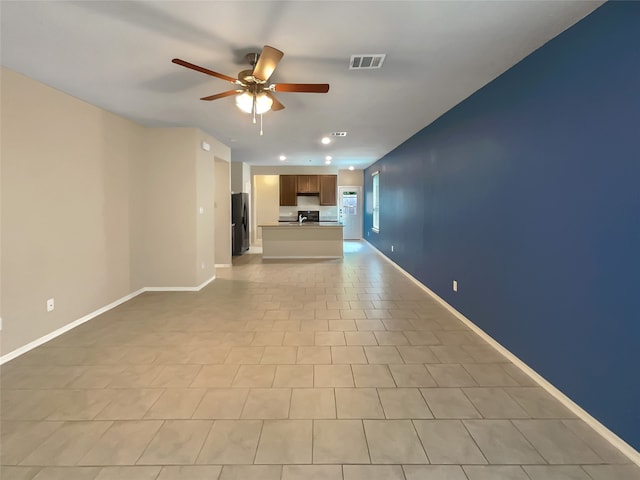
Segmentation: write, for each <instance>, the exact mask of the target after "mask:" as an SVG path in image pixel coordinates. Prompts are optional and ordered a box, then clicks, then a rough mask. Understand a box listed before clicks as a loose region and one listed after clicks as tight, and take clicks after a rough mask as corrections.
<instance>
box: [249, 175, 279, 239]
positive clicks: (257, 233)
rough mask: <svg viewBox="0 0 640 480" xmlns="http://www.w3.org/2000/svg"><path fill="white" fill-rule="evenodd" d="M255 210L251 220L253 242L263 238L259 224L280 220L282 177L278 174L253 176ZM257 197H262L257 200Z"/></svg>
mask: <svg viewBox="0 0 640 480" xmlns="http://www.w3.org/2000/svg"><path fill="white" fill-rule="evenodd" d="M253 191H254V192H255V195H254V196H253V197H254V199H256V201H254V205H253V211H254V212H255V215H254V217H253V221H252V222H251V225H252V227H254V228H252V229H251V239H252V243H253V242H255V241H256V240H261V239H262V229H261V228H260V227H258V225H260V224H263V223H273V222H277V221H278V214H279V208H280V177H279V176H278V175H255V176H254V177H253ZM257 199H260V200H259V201H257Z"/></svg>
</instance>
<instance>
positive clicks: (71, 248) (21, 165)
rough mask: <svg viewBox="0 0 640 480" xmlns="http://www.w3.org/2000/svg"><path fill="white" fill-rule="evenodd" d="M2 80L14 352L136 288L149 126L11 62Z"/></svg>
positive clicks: (5, 256) (8, 314)
mask: <svg viewBox="0 0 640 480" xmlns="http://www.w3.org/2000/svg"><path fill="white" fill-rule="evenodd" d="M1 88H2V90H1V92H0V93H1V95H0V97H1V102H2V103H1V112H2V132H1V134H2V146H1V152H0V153H1V158H2V185H1V187H2V295H1V296H2V319H3V324H4V325H3V332H2V333H3V335H2V342H3V345H2V352H3V354H6V353H8V352H10V351H12V350H14V349H16V348H18V347H20V346H22V345H25V344H26V343H28V342H30V341H32V340H34V339H37V338H39V337H41V336H43V335H45V334H48V333H50V332H51V331H54V330H56V329H58V328H61V327H63V326H64V325H66V324H67V323H69V322H71V321H74V320H77V319H79V318H81V317H82V316H84V315H86V314H88V313H89V312H92V311H94V310H96V309H98V308H100V307H103V306H105V305H107V304H109V303H111V302H113V301H115V300H117V299H119V298H121V297H122V296H125V295H127V294H129V293H131V291H132V287H131V282H130V278H129V276H130V249H129V240H130V230H129V212H130V209H129V205H130V198H129V188H130V175H129V165H130V162H131V161H132V160H133V159H134V158H136V157H138V156H139V155H140V153H141V150H140V142H139V138H140V136H141V133H142V131H143V129H142V128H141V127H139V126H137V125H136V124H134V123H132V122H130V121H128V120H125V119H123V118H120V117H118V116H116V115H113V114H111V113H108V112H105V111H104V110H101V109H99V108H96V107H94V106H91V105H89V104H87V103H84V102H82V101H80V100H77V99H75V98H73V97H70V96H68V95H65V94H62V93H60V92H58V91H56V90H54V89H52V88H49V87H47V86H45V85H43V84H41V83H38V82H35V81H33V80H30V79H28V78H26V77H24V76H22V75H19V74H17V73H15V72H12V71H10V70H7V69H2V86H1ZM48 298H54V299H55V310H54V311H53V312H50V313H47V312H46V308H45V305H46V300H47V299H48Z"/></svg>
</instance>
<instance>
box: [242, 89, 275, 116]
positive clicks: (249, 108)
mask: <svg viewBox="0 0 640 480" xmlns="http://www.w3.org/2000/svg"><path fill="white" fill-rule="evenodd" d="M254 102H255V112H254ZM271 105H273V100H272V99H271V97H269V95H267V94H266V93H265V92H260V93H256V94H253V93H250V92H244V93H241V94H240V95H237V96H236V106H237V107H238V108H239V109H240V110H242V111H243V112H245V113H255V114H257V115H262V114H263V113H266V112H268V111H269V110H271Z"/></svg>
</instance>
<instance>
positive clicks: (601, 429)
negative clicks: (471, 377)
mask: <svg viewBox="0 0 640 480" xmlns="http://www.w3.org/2000/svg"><path fill="white" fill-rule="evenodd" d="M365 241H366V240H365ZM366 242H367V243H368V244H369V245H370V246H371V248H373V249H374V250H375V251H376V253H378V254H379V255H380V256H381V257H382V258H384V259H385V260H386V261H387V262H389V263H390V264H391V265H393V266H394V267H395V268H396V269H397V270H399V271H400V272H401V273H402V274H403V275H405V276H406V277H407V278H408V279H409V280H411V281H412V282H413V283H415V284H416V285H417V286H418V287H420V288H421V289H422V290H424V291H425V292H426V293H427V294H429V295H430V296H431V297H432V298H433V299H434V300H436V301H438V302H439V303H440V304H441V305H442V306H443V307H445V308H446V309H447V310H449V311H450V312H451V313H452V314H453V315H455V316H456V317H457V318H458V319H459V320H460V321H462V322H463V323H464V324H465V325H466V326H468V327H469V328H470V329H471V330H473V331H474V332H475V333H477V334H478V335H479V336H480V337H481V338H482V339H483V340H485V341H486V342H487V343H488V344H489V345H491V346H492V347H493V348H495V349H496V350H498V352H500V353H501V354H502V355H504V356H505V357H506V358H507V359H509V361H511V362H512V363H513V364H514V365H515V366H517V367H518V368H519V369H520V370H522V371H523V372H524V373H525V374H526V375H527V376H529V377H530V378H531V379H532V380H533V381H534V382H536V383H537V384H538V385H540V386H541V387H542V388H543V389H545V390H546V391H547V392H548V393H549V394H551V395H552V396H553V397H554V398H555V399H556V400H558V401H559V402H560V403H562V405H564V406H565V407H566V408H568V409H569V410H570V411H571V412H572V413H574V414H575V415H576V416H577V417H578V418H580V419H581V420H583V421H584V422H585V423H586V424H587V425H589V426H590V427H591V428H593V429H594V430H595V431H596V432H597V433H599V434H600V435H601V436H602V437H603V438H604V439H605V440H607V441H608V442H609V443H610V444H611V445H613V446H614V447H615V448H617V449H618V450H619V451H620V452H621V453H622V454H623V455H625V456H626V457H627V458H629V460H631V461H632V462H633V463H635V464H636V465H638V466H640V452H638V451H637V450H636V449H634V448H633V447H632V446H631V445H629V444H628V443H627V442H625V441H624V440H623V439H621V438H620V437H619V436H617V435H616V434H615V433H613V432H612V431H611V430H609V429H608V428H607V427H605V426H604V425H603V424H602V423H600V422H599V421H598V420H596V419H595V418H594V417H592V416H591V415H590V414H589V413H588V412H587V411H586V410H584V409H583V408H582V407H580V406H579V405H578V404H577V403H575V402H574V401H573V400H571V399H570V398H569V397H567V396H566V395H565V394H564V393H562V392H561V391H560V390H558V388H556V387H555V386H554V385H553V384H552V383H551V382H549V381H548V380H546V379H545V378H544V377H543V376H542V375H540V374H539V373H537V372H536V371H535V370H533V369H532V368H531V367H529V366H528V365H527V364H526V363H524V362H523V361H522V360H520V359H519V358H518V357H516V356H515V355H514V354H513V353H511V352H510V351H509V350H507V349H506V348H505V347H503V346H502V345H501V344H500V343H499V342H498V341H496V340H494V339H493V338H492V337H491V336H490V335H489V334H487V333H486V332H485V331H484V330H482V329H481V328H480V327H478V326H477V325H476V324H475V323H473V322H472V321H471V320H469V319H468V318H467V317H465V316H464V315H463V314H462V313H460V312H459V311H458V310H456V309H455V308H453V307H452V306H451V305H449V304H448V303H447V302H446V301H445V300H444V299H443V298H441V297H440V296H438V295H437V294H436V293H435V292H434V291H433V290H431V289H430V288H429V287H427V286H426V285H424V284H423V283H422V282H420V281H419V280H418V279H417V278H415V277H414V276H413V275H411V274H410V273H409V272H407V271H406V270H404V269H403V268H402V267H401V266H400V265H398V264H397V263H395V262H394V261H393V260H391V259H390V258H389V257H387V256H386V255H385V254H384V253H382V252H381V251H380V250H378V249H377V248H376V247H375V246H374V245H372V244H371V243H370V242H368V241H366Z"/></svg>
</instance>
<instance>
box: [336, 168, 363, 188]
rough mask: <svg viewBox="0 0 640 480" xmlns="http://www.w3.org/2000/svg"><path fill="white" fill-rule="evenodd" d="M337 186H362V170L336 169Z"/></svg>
mask: <svg viewBox="0 0 640 480" xmlns="http://www.w3.org/2000/svg"><path fill="white" fill-rule="evenodd" d="M338 186H339V187H341V186H345V187H357V186H360V187H361V186H364V171H363V170H338Z"/></svg>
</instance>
